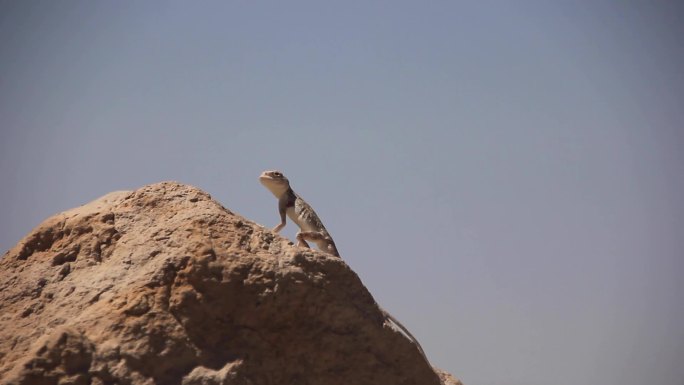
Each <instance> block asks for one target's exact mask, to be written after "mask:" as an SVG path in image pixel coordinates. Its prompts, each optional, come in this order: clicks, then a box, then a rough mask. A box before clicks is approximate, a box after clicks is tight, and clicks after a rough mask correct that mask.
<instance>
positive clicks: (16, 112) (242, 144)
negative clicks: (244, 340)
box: [0, 0, 684, 385]
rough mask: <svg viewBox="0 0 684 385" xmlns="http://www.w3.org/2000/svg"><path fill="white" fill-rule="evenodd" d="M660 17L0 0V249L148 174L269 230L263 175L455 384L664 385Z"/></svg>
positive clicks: (675, 318)
mask: <svg viewBox="0 0 684 385" xmlns="http://www.w3.org/2000/svg"><path fill="white" fill-rule="evenodd" d="M682 16H684V7H683V6H682V5H680V4H679V3H677V2H649V3H645V4H642V3H635V2H629V3H625V2H613V1H595V2H586V3H585V2H573V3H570V4H560V3H556V2H541V1H522V2H515V3H513V2H505V1H488V2H458V3H457V2H442V1H436V2H428V3H425V2H420V3H419V2H408V1H395V2H372V3H368V2H345V3H325V4H322V3H318V2H309V1H302V2H299V1H297V2H288V3H279V2H258V3H254V2H211V1H207V2H193V3H186V2H178V1H169V2H157V1H147V2H130V1H121V2H105V1H98V2H92V1H77V0H74V1H64V2H48V1H16V2H12V1H0V36H2V37H3V38H2V39H0V58H1V61H0V127H2V131H1V133H0V177H1V180H2V183H1V184H0V201H1V202H2V205H0V249H1V251H2V252H3V253H4V251H5V250H7V249H9V248H11V247H12V246H13V245H14V244H15V243H16V242H18V241H19V240H20V239H21V237H22V236H24V235H25V234H26V233H28V232H29V231H30V230H31V229H32V228H33V227H35V226H37V225H38V224H39V223H40V222H41V221H43V220H44V219H46V218H47V217H49V216H51V215H53V214H55V213H58V212H60V211H63V210H66V209H69V208H72V207H75V206H78V205H81V204H84V203H87V202H89V201H92V200H93V199H95V198H97V197H99V196H102V195H104V194H106V193H108V192H110V191H115V190H132V189H136V188H139V187H141V186H143V185H146V184H150V183H155V182H159V181H163V180H178V181H181V182H184V183H188V184H192V185H195V186H198V187H199V188H201V189H203V190H205V191H207V192H208V193H210V194H211V195H212V196H213V197H214V198H215V199H217V200H218V201H220V202H221V203H222V204H223V205H224V206H226V207H227V208H229V209H231V210H233V211H235V212H237V213H239V214H241V215H244V216H245V217H247V218H248V219H250V220H253V221H255V222H257V223H260V224H262V225H264V226H268V227H272V226H274V225H275V224H276V223H278V215H277V210H276V202H275V199H274V198H273V196H272V195H271V193H270V192H268V191H267V190H266V189H264V188H263V186H261V185H260V184H259V182H258V180H257V178H258V176H259V173H260V172H261V171H263V170H265V169H280V170H282V171H284V172H285V174H286V175H287V176H288V178H289V179H290V181H291V182H292V185H293V188H294V189H295V191H297V192H298V193H299V194H300V195H302V196H303V197H304V198H305V199H306V200H307V201H308V202H309V203H311V204H312V205H313V206H314V207H315V209H316V211H317V212H318V214H319V215H320V216H321V218H322V219H323V221H324V222H325V225H326V227H327V228H328V229H329V230H330V232H331V233H332V235H333V236H334V237H335V240H336V243H337V245H338V247H339V250H340V253H341V254H342V258H343V259H344V260H345V261H346V262H347V263H348V264H349V265H350V266H351V267H352V268H353V269H354V271H355V272H357V273H358V274H359V276H360V277H361V279H362V281H363V283H364V284H365V285H366V286H367V287H368V289H369V290H370V292H371V293H372V294H373V296H374V297H375V298H376V300H377V301H378V302H379V303H380V304H381V305H382V306H383V307H385V308H386V309H387V310H389V311H390V312H391V313H392V314H394V315H395V316H396V317H397V318H398V319H400V320H401V321H402V323H404V325H406V326H407V327H408V328H409V329H410V330H411V332H412V333H413V334H414V335H415V336H416V337H417V338H418V339H419V340H420V342H421V344H422V346H423V347H424V348H425V351H426V353H427V355H428V357H429V358H430V359H431V361H432V363H433V364H434V365H435V366H437V367H440V368H443V369H445V370H447V371H449V372H451V373H453V374H454V375H455V376H457V377H458V378H460V379H461V380H462V381H463V382H464V384H465V385H476V384H488V385H517V384H520V385H522V384H525V385H547V384H554V385H570V384H575V383H587V384H602V385H627V384H643V383H648V384H653V385H672V384H681V383H682V378H684V367H683V366H682V365H681V363H680V362H681V360H682V357H684V328H682V325H684V302H683V300H682V298H684V284H683V283H682V279H681V274H682V272H684V258H683V255H684V254H683V252H682V250H683V246H684V204H683V203H682V197H683V196H684V151H682V149H683V145H684V129H683V128H682V121H684V108H683V105H682V101H684V78H683V76H682V68H684V53H683V51H684V46H683V45H682V43H681V38H682V37H683V36H684V27H682V23H681V20H682ZM295 230H296V229H295V226H294V225H293V224H292V223H289V224H288V226H287V227H286V228H285V229H284V230H283V235H285V236H288V237H290V238H292V237H293V235H294V233H295Z"/></svg>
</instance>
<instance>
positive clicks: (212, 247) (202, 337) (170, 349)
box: [0, 182, 460, 385]
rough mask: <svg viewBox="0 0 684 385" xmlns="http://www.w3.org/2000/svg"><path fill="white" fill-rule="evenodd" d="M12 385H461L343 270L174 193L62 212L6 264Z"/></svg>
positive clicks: (1, 315)
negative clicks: (427, 357)
mask: <svg viewBox="0 0 684 385" xmlns="http://www.w3.org/2000/svg"><path fill="white" fill-rule="evenodd" d="M0 383H2V384H17V385H19V384H24V385H52V384H55V385H57V384H60V385H66V384H72V385H86V384H94V385H100V384H135V385H138V384H139V385H143V384H145V385H152V384H158V385H166V384H172V385H173V384H179V385H180V384H182V385H219V384H222V385H227V384H250V385H261V384H312V385H313V384H315V385H326V384H383V385H386V384H425V385H430V384H435V385H438V384H460V382H458V380H456V379H454V378H453V377H451V376H450V375H449V374H448V373H444V372H441V371H439V370H437V369H434V368H432V367H430V365H429V363H427V362H426V361H425V360H424V359H423V358H422V357H421V355H420V353H419V352H418V350H417V349H416V348H415V347H414V346H413V345H412V344H411V343H410V342H409V341H408V340H407V339H406V338H405V337H404V336H403V335H402V334H400V333H398V332H397V331H395V330H394V329H393V328H392V327H391V326H390V325H388V324H386V323H385V322H384V320H383V317H382V314H381V312H380V310H379V309H378V308H377V305H376V304H375V301H374V300H373V298H372V296H371V295H370V293H369V292H368V290H366V288H365V287H364V286H363V284H362V283H361V281H360V280H359V278H358V276H357V275H356V274H355V273H354V272H353V271H352V270H351V269H350V268H349V267H348V266H347V265H346V264H345V263H344V261H343V260H341V259H339V258H336V257H332V256H328V255H326V254H322V253H320V252H317V251H312V250H308V249H303V248H298V247H295V246H293V245H292V243H290V242H289V241H288V240H287V239H285V238H282V237H280V236H278V235H277V234H274V233H273V232H271V231H270V230H268V229H264V228H262V227H261V226H259V225H256V224H255V223H253V222H251V221H249V220H246V219H245V218H243V217H241V216H239V215H236V214H234V213H232V212H231V211H229V210H227V209H225V208H224V207H223V206H221V205H220V204H219V203H217V202H216V201H214V200H212V199H211V197H210V196H209V195H208V194H207V193H205V192H203V191H201V190H199V189H197V188H194V187H191V186H187V185H182V184H179V183H174V182H164V183H157V184H153V185H149V186H145V187H143V188H141V189H139V190H136V191H132V192H131V191H123V192H114V193H110V194H108V195H106V196H104V197H102V198H100V199H97V200H95V201H93V202H91V203H89V204H86V205H84V206H81V207H78V208H75V209H72V210H69V211H66V212H63V213H60V214H57V215H55V216H53V217H51V218H49V219H47V220H46V221H45V222H43V223H42V224H40V225H39V226H38V227H37V228H35V229H34V230H33V231H32V232H31V233H30V234H28V235H27V236H26V237H25V238H24V239H23V240H21V241H20V242H19V243H18V244H17V245H16V246H15V247H14V248H13V249H11V250H9V251H8V252H7V253H6V254H5V255H4V256H3V258H2V259H1V260H0Z"/></svg>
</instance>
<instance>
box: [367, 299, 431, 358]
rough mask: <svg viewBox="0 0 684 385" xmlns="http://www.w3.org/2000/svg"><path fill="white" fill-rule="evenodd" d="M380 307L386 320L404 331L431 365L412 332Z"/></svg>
mask: <svg viewBox="0 0 684 385" xmlns="http://www.w3.org/2000/svg"><path fill="white" fill-rule="evenodd" d="M378 307H379V308H380V311H381V312H382V315H383V316H384V317H385V319H388V320H390V321H392V323H393V324H395V325H397V326H398V327H399V329H400V330H401V331H402V333H404V335H405V336H406V337H408V339H409V340H411V342H413V344H414V345H415V346H416V347H417V348H418V351H419V352H420V354H421V355H422V356H423V358H424V359H425V361H427V362H428V363H429V362H430V360H428V358H427V355H426V354H425V351H424V350H423V347H422V346H420V342H418V340H417V339H416V337H414V336H413V334H411V332H410V331H408V329H406V327H405V326H404V325H402V324H401V322H399V320H397V319H396V318H394V316H392V315H391V314H390V313H388V312H387V310H385V309H383V308H381V307H380V306H378Z"/></svg>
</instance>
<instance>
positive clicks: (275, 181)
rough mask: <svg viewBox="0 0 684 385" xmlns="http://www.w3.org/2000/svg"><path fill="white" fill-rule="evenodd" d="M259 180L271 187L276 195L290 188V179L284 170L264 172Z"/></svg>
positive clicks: (278, 195) (268, 187)
mask: <svg viewBox="0 0 684 385" xmlns="http://www.w3.org/2000/svg"><path fill="white" fill-rule="evenodd" d="M259 182H261V184H263V185H264V186H265V187H266V188H267V189H269V190H270V191H271V192H272V193H273V195H275V196H276V197H280V196H281V195H282V194H283V193H284V192H285V191H287V189H289V188H290V181H289V180H287V178H286V177H285V175H283V173H282V172H280V171H276V170H272V171H264V172H262V173H261V175H260V176H259Z"/></svg>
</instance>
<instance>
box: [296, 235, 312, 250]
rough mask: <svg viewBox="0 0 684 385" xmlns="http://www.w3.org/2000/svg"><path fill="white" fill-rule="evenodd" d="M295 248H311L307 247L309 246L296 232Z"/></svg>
mask: <svg viewBox="0 0 684 385" xmlns="http://www.w3.org/2000/svg"><path fill="white" fill-rule="evenodd" d="M297 246H299V247H306V248H307V249H310V248H311V246H309V244H308V243H306V240H305V239H304V236H303V235H302V232H301V231H299V232H297Z"/></svg>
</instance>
